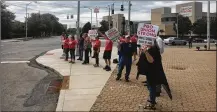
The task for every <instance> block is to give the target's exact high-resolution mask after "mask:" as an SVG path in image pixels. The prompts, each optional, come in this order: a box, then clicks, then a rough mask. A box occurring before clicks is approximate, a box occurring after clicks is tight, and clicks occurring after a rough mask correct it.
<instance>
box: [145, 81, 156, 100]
mask: <svg viewBox="0 0 217 112" xmlns="http://www.w3.org/2000/svg"><path fill="white" fill-rule="evenodd" d="M147 83H148V81H147ZM147 87H148V90H149V97H150V98H149V100H150V101H151V103H152V104H155V103H156V86H154V85H150V84H149V83H148V85H147Z"/></svg>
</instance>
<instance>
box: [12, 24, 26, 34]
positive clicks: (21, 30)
mask: <svg viewBox="0 0 217 112" xmlns="http://www.w3.org/2000/svg"><path fill="white" fill-rule="evenodd" d="M11 26H12V27H11V37H14V38H19V37H23V36H25V23H23V22H20V21H13V22H12V25H11Z"/></svg>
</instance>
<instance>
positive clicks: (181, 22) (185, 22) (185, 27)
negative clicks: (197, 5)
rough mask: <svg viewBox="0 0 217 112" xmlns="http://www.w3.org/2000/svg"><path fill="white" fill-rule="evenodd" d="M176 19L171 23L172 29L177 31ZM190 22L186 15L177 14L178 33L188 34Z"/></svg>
mask: <svg viewBox="0 0 217 112" xmlns="http://www.w3.org/2000/svg"><path fill="white" fill-rule="evenodd" d="M176 24H177V21H176V22H175V23H174V24H173V30H174V31H175V32H176V33H177V30H176ZM191 27H192V23H191V21H190V19H189V18H188V17H183V16H182V15H179V16H178V33H179V34H181V36H182V37H183V36H184V34H189V33H190V31H191Z"/></svg>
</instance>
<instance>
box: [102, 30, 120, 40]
mask: <svg viewBox="0 0 217 112" xmlns="http://www.w3.org/2000/svg"><path fill="white" fill-rule="evenodd" d="M105 34H106V36H107V37H108V38H109V39H111V40H112V41H113V42H114V41H116V40H117V39H118V38H119V37H120V32H119V31H118V29H117V28H112V29H110V30H108V31H107V32H105Z"/></svg>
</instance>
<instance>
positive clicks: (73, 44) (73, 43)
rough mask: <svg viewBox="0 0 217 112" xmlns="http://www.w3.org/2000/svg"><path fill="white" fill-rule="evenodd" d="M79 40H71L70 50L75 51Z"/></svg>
mask: <svg viewBox="0 0 217 112" xmlns="http://www.w3.org/2000/svg"><path fill="white" fill-rule="evenodd" d="M77 43H78V42H77V40H71V39H69V49H75V46H76V45H77Z"/></svg>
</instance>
